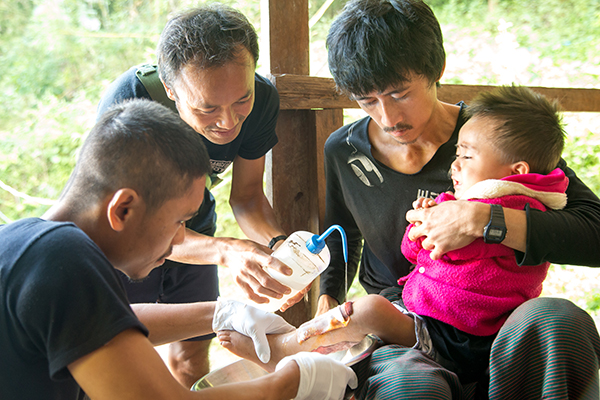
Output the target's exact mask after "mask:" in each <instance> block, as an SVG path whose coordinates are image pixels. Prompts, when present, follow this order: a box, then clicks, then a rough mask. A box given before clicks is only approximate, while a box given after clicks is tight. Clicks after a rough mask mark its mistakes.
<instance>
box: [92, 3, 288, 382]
mask: <svg viewBox="0 0 600 400" xmlns="http://www.w3.org/2000/svg"><path fill="white" fill-rule="evenodd" d="M157 55H158V67H157V68H155V67H152V66H143V67H133V68H131V69H130V70H128V71H127V72H125V73H124V74H123V75H121V76H120V77H119V78H118V79H117V80H115V81H114V82H113V83H112V84H111V85H110V86H109V88H108V89H107V91H106V93H105V94H104V96H103V98H102V100H101V102H100V105H99V107H98V115H99V116H101V115H102V114H103V113H104V112H105V110H106V109H107V108H108V107H110V106H111V105H112V104H115V103H118V102H120V101H123V100H126V99H131V98H152V99H153V100H155V101H159V102H161V103H163V104H164V105H166V106H169V107H171V108H173V109H176V110H177V111H178V112H179V116H180V117H181V118H182V119H183V120H184V121H185V122H186V123H187V124H188V125H190V126H191V127H192V128H193V129H194V130H195V131H196V132H197V133H198V134H199V135H200V136H201V137H202V139H203V141H204V144H205V146H206V148H207V149H208V154H209V156H210V162H211V171H210V181H209V184H208V185H207V189H206V192H205V201H204V203H203V204H202V206H201V207H200V209H199V210H198V215H196V216H195V217H194V218H193V219H192V220H191V221H190V222H189V223H188V224H187V228H188V232H187V233H188V234H187V235H186V240H185V242H184V243H182V244H181V245H178V246H175V248H174V250H173V254H172V255H171V256H170V257H169V260H167V262H166V263H165V266H164V267H163V268H160V269H157V270H155V271H153V272H152V273H151V274H150V276H149V277H148V279H146V280H145V281H144V282H142V283H132V282H129V280H128V279H127V278H126V277H125V276H122V278H123V283H124V284H125V286H126V289H127V294H128V297H129V300H130V301H131V303H149V302H151V303H153V302H160V303H188V302H196V301H214V300H215V299H216V298H217V296H218V294H219V292H218V275H217V265H222V266H226V267H228V268H229V269H230V272H231V274H232V275H233V276H234V277H235V281H236V283H238V285H239V286H240V287H241V289H242V290H243V291H244V293H245V294H246V295H247V296H248V297H249V298H251V299H253V300H258V302H266V301H267V299H268V297H269V296H270V297H278V296H279V297H280V295H281V294H285V293H286V292H287V290H289V289H288V288H287V287H285V286H283V285H281V284H280V283H279V282H277V281H275V280H273V279H271V278H270V276H269V275H267V274H266V273H265V272H264V271H263V267H264V266H270V267H274V268H275V269H278V270H284V271H285V270H287V267H286V266H284V265H283V264H281V263H280V262H279V261H278V260H276V259H274V258H272V257H270V250H269V249H267V247H266V246H267V245H268V244H270V246H269V247H271V248H273V245H275V244H280V243H279V241H280V240H281V239H285V235H284V231H283V230H282V228H281V227H280V226H279V224H278V222H277V221H276V218H275V216H274V213H273V209H272V208H271V205H270V204H269V202H268V201H267V198H266V196H265V194H264V192H263V173H264V165H265V155H266V153H267V152H268V151H269V150H270V149H271V148H272V147H273V146H274V145H275V144H276V143H277V136H276V135H275V124H276V122H277V115H278V112H279V96H278V94H277V91H276V89H275V87H274V86H273V85H272V84H271V83H270V82H269V81H268V80H267V79H265V78H263V77H261V76H260V75H258V74H256V73H255V68H256V63H257V60H258V41H257V36H256V32H255V31H254V29H253V27H252V25H251V24H250V23H249V22H248V20H247V19H246V17H244V16H243V15H242V14H240V13H239V12H238V11H236V10H234V9H231V8H229V7H226V6H223V5H209V6H205V7H201V8H197V9H192V10H190V11H187V12H185V13H183V14H181V15H178V16H175V17H174V18H172V19H171V20H170V21H169V22H168V23H167V25H166V27H165V28H164V30H163V32H162V34H161V37H160V40H159V44H158V50H157ZM158 76H159V77H160V81H158ZM153 77H154V78H155V80H154V82H155V83H157V86H158V90H157V92H158V93H149V91H148V90H147V89H146V87H145V86H144V83H143V82H144V81H145V80H146V79H151V78H153ZM230 165H231V166H232V169H233V171H232V182H231V193H230V198H229V202H230V204H231V207H232V210H233V213H234V215H235V218H236V221H237V222H238V224H239V225H240V227H241V228H242V231H243V232H244V233H245V235H246V236H247V237H248V238H249V239H251V240H238V239H234V238H219V237H213V235H214V233H215V230H216V217H217V216H216V213H215V199H214V197H213V196H212V194H211V192H210V188H211V187H213V186H214V185H216V184H217V183H218V182H219V181H220V178H219V175H220V174H221V173H223V172H224V171H225V170H226V169H227V168H228V167H229V166H230ZM175 266H176V267H177V268H173V267H175ZM298 298H299V297H298ZM212 337H213V335H212V334H211V335H208V336H204V337H197V338H192V339H190V340H187V341H184V342H179V343H172V344H171V345H170V347H169V354H168V360H169V365H170V367H171V370H172V372H173V374H174V375H175V376H176V377H177V379H178V380H179V381H180V382H181V383H182V384H183V385H185V386H186V387H190V386H191V385H192V384H193V383H194V382H195V381H196V380H197V379H198V378H200V377H201V376H203V375H204V374H206V373H208V372H209V363H208V349H209V345H210V339H212Z"/></svg>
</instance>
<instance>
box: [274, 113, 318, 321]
mask: <svg viewBox="0 0 600 400" xmlns="http://www.w3.org/2000/svg"><path fill="white" fill-rule="evenodd" d="M314 130H315V120H314V112H313V111H310V110H284V111H281V113H280V114H279V118H278V121H277V127H276V131H277V136H278V138H279V143H278V144H277V146H275V147H273V149H272V150H271V152H270V153H271V154H270V157H269V159H270V160H269V161H270V162H269V163H267V196H268V198H269V200H270V201H271V204H272V206H273V210H274V212H275V216H276V217H277V220H278V221H279V222H280V223H281V226H282V228H283V229H284V230H285V231H286V232H288V233H291V232H294V231H298V230H303V231H309V232H318V230H319V222H318V199H319V197H318V182H317V180H316V179H315V177H316V176H317V175H318V173H317V152H316V147H317V144H316V140H315V139H316V135H314V134H311V133H310V132H311V131H312V132H314ZM300 132H302V133H307V134H299V133H300ZM312 315H313V314H312V306H311V302H309V301H306V300H305V301H302V302H300V303H298V304H296V305H294V306H293V307H292V308H290V309H289V310H288V311H286V312H285V313H283V316H284V318H285V319H286V320H287V321H288V322H289V323H291V324H292V325H295V326H299V325H300V324H302V323H303V322H305V321H307V320H308V319H310V318H312Z"/></svg>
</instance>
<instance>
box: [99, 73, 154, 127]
mask: <svg viewBox="0 0 600 400" xmlns="http://www.w3.org/2000/svg"><path fill="white" fill-rule="evenodd" d="M136 71H137V67H132V68H130V69H129V70H127V71H126V72H125V73H123V74H122V75H121V76H119V77H118V78H117V79H116V80H115V81H113V82H112V83H111V84H110V85H109V86H108V88H106V91H105V92H104V94H103V95H102V98H101V99H100V103H98V109H97V110H96V120H98V119H100V117H101V116H102V115H103V114H104V113H105V112H106V111H107V110H108V109H109V108H110V107H111V106H113V105H115V104H117V103H121V102H123V101H124V100H129V99H140V98H143V99H150V100H151V99H152V98H151V97H150V94H148V91H147V90H146V88H145V87H144V85H143V84H142V82H141V81H140V80H139V79H138V78H137V76H136V74H135V72H136Z"/></svg>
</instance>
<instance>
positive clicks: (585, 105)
mask: <svg viewBox="0 0 600 400" xmlns="http://www.w3.org/2000/svg"><path fill="white" fill-rule="evenodd" d="M272 81H273V82H274V83H275V85H276V86H277V90H278V91H279V96H280V99H281V108H282V109H283V110H290V109H295V110H298V109H319V108H323V109H325V108H358V104H357V103H356V102H355V101H352V100H350V99H349V98H348V97H346V96H344V95H341V94H339V93H338V92H337V91H336V88H335V83H334V81H333V79H331V78H318V77H313V76H297V75H275V76H273V77H272ZM495 87H496V86H484V85H442V87H441V88H439V89H438V98H439V99H440V100H442V101H444V102H447V103H453V104H454V103H458V102H459V101H461V100H463V101H465V102H467V103H468V102H469V101H470V100H472V99H473V97H475V95H477V94H478V93H479V92H482V91H490V90H492V89H494V88H495ZM530 88H531V89H532V90H535V91H536V92H538V93H540V94H543V95H544V96H546V97H548V98H549V99H557V100H558V101H559V103H560V105H561V107H562V109H563V111H568V112H600V89H580V88H546V87H538V86H532V87H530Z"/></svg>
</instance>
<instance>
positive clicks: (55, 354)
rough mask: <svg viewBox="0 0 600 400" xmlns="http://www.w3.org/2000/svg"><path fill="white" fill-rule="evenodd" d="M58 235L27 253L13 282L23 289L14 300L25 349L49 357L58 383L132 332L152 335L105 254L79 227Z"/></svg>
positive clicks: (33, 247)
mask: <svg viewBox="0 0 600 400" xmlns="http://www.w3.org/2000/svg"><path fill="white" fill-rule="evenodd" d="M57 231H60V234H47V235H44V236H43V237H41V238H40V239H39V240H38V242H37V243H36V244H35V246H32V247H31V248H30V249H28V250H27V252H26V253H24V254H23V257H22V258H21V260H20V261H19V263H20V265H21V266H22V267H20V268H17V269H15V271H19V272H18V273H17V272H15V273H14V276H13V277H12V280H13V286H12V287H14V288H18V289H19V290H14V292H13V293H14V294H13V295H12V296H9V299H10V304H9V308H10V309H11V311H12V312H14V315H15V318H16V319H17V320H18V323H19V329H20V330H21V334H20V335H19V337H22V340H23V346H24V347H25V348H29V351H30V352H31V354H39V353H40V352H41V353H42V354H44V356H45V358H46V359H47V360H48V368H49V371H50V375H51V377H53V378H55V379H59V378H64V377H66V376H68V374H69V372H68V370H67V366H68V365H69V364H70V363H72V362H74V361H76V360H77V359H79V358H81V357H83V356H85V355H87V354H89V353H91V352H93V351H94V350H96V349H98V348H100V347H101V346H103V345H104V344H106V343H108V342H109V341H110V340H111V339H113V338H114V337H115V336H116V335H118V334H119V333H121V332H123V331H124V330H126V329H129V328H136V329H139V330H140V331H142V332H143V333H144V334H147V330H146V328H145V327H144V326H143V324H142V323H141V322H140V321H139V320H138V319H137V317H136V316H135V314H134V313H133V311H132V310H131V307H130V306H129V304H128V302H127V298H126V294H125V292H124V289H123V287H122V284H121V283H120V280H119V278H118V276H117V275H116V271H115V270H114V268H113V267H112V265H110V263H109V262H108V260H107V259H106V257H105V256H104V255H103V254H102V253H101V251H100V249H99V248H98V247H97V246H96V245H95V244H94V243H93V242H92V241H91V240H90V239H89V238H87V236H85V235H84V234H83V233H82V232H81V231H80V230H78V229H77V228H75V227H62V228H59V229H57ZM21 335H22V336H21ZM31 347H33V348H31Z"/></svg>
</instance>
